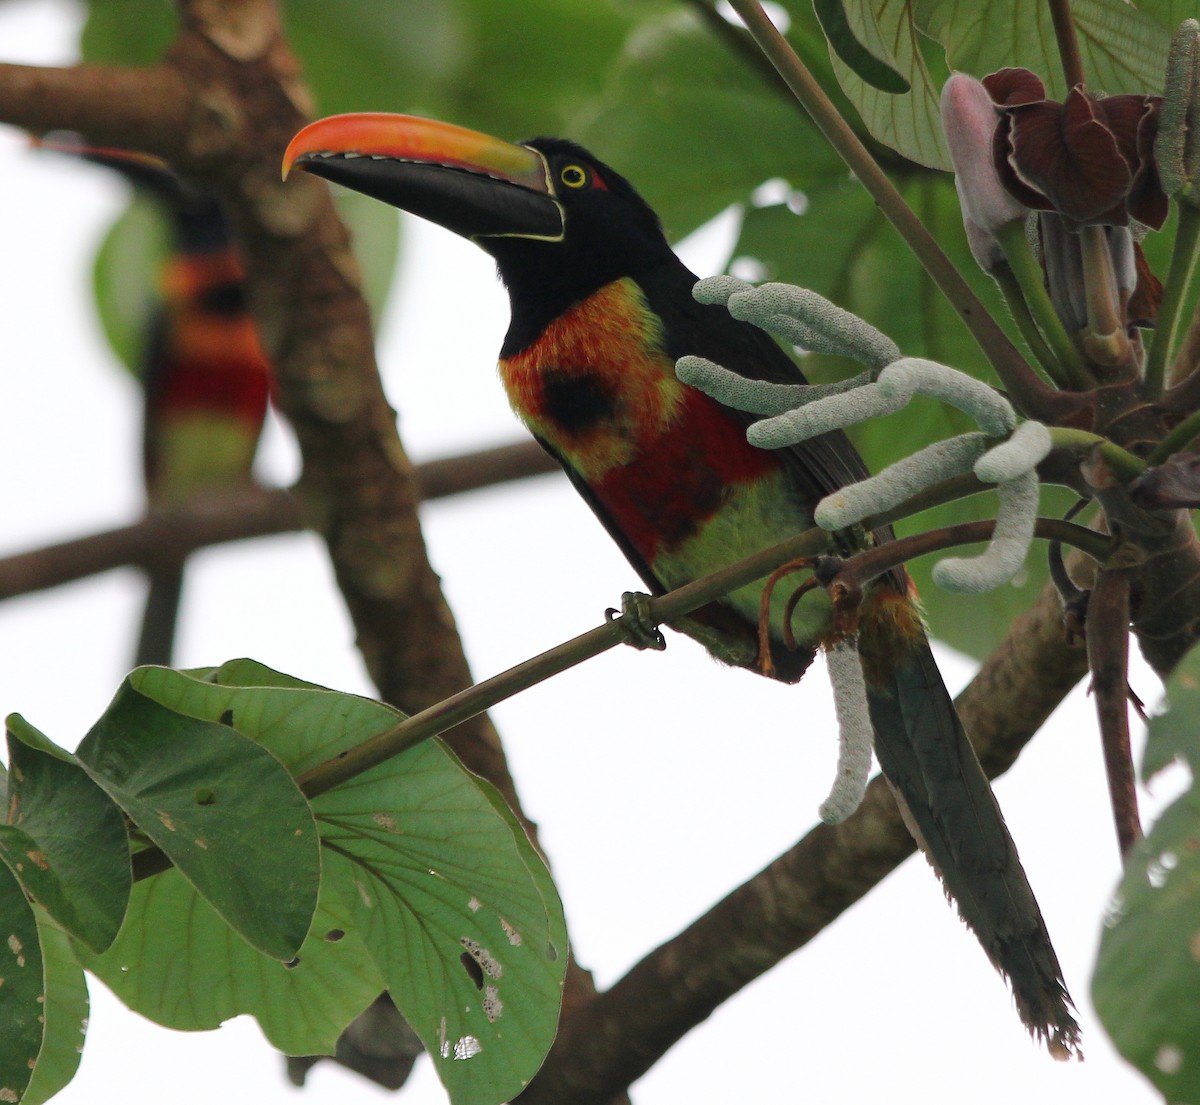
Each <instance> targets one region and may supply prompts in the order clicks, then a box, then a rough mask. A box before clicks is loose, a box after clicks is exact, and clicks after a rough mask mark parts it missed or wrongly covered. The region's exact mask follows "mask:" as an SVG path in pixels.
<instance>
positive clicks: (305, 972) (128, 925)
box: [80, 869, 385, 1055]
mask: <svg viewBox="0 0 1200 1105" xmlns="http://www.w3.org/2000/svg"><path fill="white" fill-rule="evenodd" d="M80 956H81V958H82V961H83V963H84V964H85V966H86V967H87V968H88V969H89V970H90V971H92V972H93V973H94V974H95V975H96V976H97V977H98V978H100V979H101V980H102V981H103V982H104V983H105V984H106V985H107V986H108V987H109V988H110V989H111V990H112V991H113V993H115V994H116V995H117V997H119V998H120V999H121V1000H122V1001H123V1002H124V1003H125V1004H126V1005H128V1006H129V1007H130V1008H131V1009H133V1010H136V1011H137V1012H138V1013H141V1014H142V1015H143V1016H145V1017H149V1018H150V1019H151V1020H153V1021H155V1022H156V1023H158V1024H161V1025H165V1026H166V1027H168V1028H176V1029H181V1030H185V1031H198V1030H203V1029H213V1028H217V1027H219V1026H220V1025H221V1024H222V1023H223V1022H224V1021H227V1020H228V1019H229V1018H230V1017H235V1016H237V1015H238V1014H241V1013H249V1014H251V1015H252V1016H253V1017H254V1018H255V1019H256V1020H257V1021H258V1023H259V1025H260V1026H261V1028H262V1030H263V1034H264V1035H265V1036H266V1037H267V1039H268V1040H270V1041H271V1043H272V1044H273V1045H274V1046H275V1047H277V1048H279V1050H280V1051H283V1052H285V1053H286V1054H289V1055H322V1054H332V1053H333V1050H334V1046H335V1045H336V1043H337V1038H338V1036H339V1035H340V1033H341V1031H342V1030H343V1029H344V1028H345V1027H346V1025H348V1024H349V1023H350V1022H351V1021H352V1020H353V1019H354V1018H355V1017H356V1016H357V1015H358V1014H359V1013H361V1012H362V1011H363V1010H364V1009H365V1008H366V1007H367V1006H368V1005H369V1004H370V1003H371V1002H372V1001H373V1000H374V999H375V998H376V997H377V996H378V995H379V993H380V992H381V991H382V990H383V989H384V987H385V982H384V979H383V975H382V973H381V972H380V971H379V969H378V967H376V965H375V960H374V958H373V957H372V955H371V954H370V952H369V951H368V950H367V948H366V946H365V945H364V943H363V941H362V939H361V937H360V936H359V935H358V934H357V933H356V932H355V930H354V927H353V924H352V923H351V920H350V916H349V911H348V910H347V909H346V907H345V905H344V904H343V903H342V900H341V896H340V894H339V893H338V892H337V891H336V890H335V889H331V888H330V885H329V883H328V880H326V882H325V884H323V887H322V891H321V897H320V898H319V899H318V902H317V909H316V912H315V914H314V915H313V924H312V929H311V931H310V932H309V934H308V937H307V938H306V939H305V941H304V943H303V944H302V945H301V947H300V950H299V951H298V952H297V953H296V955H295V957H294V958H293V959H291V960H289V961H287V962H281V961H280V960H278V959H275V958H273V957H271V956H267V955H263V954H262V953H261V952H258V951H255V950H254V948H252V947H251V946H250V945H249V944H247V943H246V942H245V941H244V940H242V939H240V938H239V937H238V936H237V935H236V934H235V933H234V932H233V930H232V929H230V927H229V926H228V925H227V924H226V923H225V921H224V920H223V919H222V918H221V917H220V915H219V914H218V913H217V912H216V911H215V910H214V909H213V908H212V907H211V906H210V905H209V904H208V903H207V902H206V901H205V900H204V899H203V898H202V897H201V896H200V895H199V894H198V893H197V892H196V888H195V887H194V886H192V885H191V884H190V883H189V882H188V881H187V880H186V879H184V878H183V877H182V876H181V875H180V873H179V872H178V871H177V870H174V869H172V870H170V871H165V872H163V873H162V874H160V875H156V876H155V877H154V878H152V879H143V880H142V881H141V882H139V883H137V884H136V885H135V886H134V889H133V897H132V900H131V902H130V908H129V915H128V918H127V920H126V922H125V924H124V926H122V928H121V932H120V934H119V935H118V936H117V939H116V941H115V942H114V943H113V945H112V947H111V948H109V949H108V951H106V952H105V953H104V954H103V955H92V954H90V953H88V952H86V951H84V950H83V949H80Z"/></svg>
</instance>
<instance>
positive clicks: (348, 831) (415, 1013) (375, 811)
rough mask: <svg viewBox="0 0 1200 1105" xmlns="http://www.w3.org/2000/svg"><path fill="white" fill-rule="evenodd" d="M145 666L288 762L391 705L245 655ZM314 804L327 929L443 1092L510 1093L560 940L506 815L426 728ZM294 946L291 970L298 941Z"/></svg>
mask: <svg viewBox="0 0 1200 1105" xmlns="http://www.w3.org/2000/svg"><path fill="white" fill-rule="evenodd" d="M154 671H155V673H156V674H157V675H159V676H160V677H161V678H163V679H170V680H171V682H172V685H173V688H174V689H175V692H176V693H175V695H174V702H175V706H176V708H177V709H179V710H181V711H184V712H187V713H190V714H193V715H195V716H197V717H205V718H213V717H218V716H220V715H221V714H222V713H224V712H225V711H228V710H233V711H234V716H235V717H238V718H240V719H241V720H240V721H239V724H241V725H243V726H245V727H246V728H245V731H246V732H247V733H249V734H251V735H253V736H254V738H255V739H256V740H259V741H261V742H262V743H263V745H264V746H265V747H266V748H268V749H270V750H271V751H273V752H274V753H275V754H276V755H278V756H279V757H280V758H281V759H283V760H284V762H285V763H286V764H287V766H288V768H289V769H290V770H291V771H292V772H294V773H295V774H297V775H299V774H301V773H303V772H304V771H306V770H308V769H310V768H312V767H315V766H316V765H317V764H318V763H321V762H323V761H325V760H328V759H330V758H332V757H334V756H336V755H338V753H340V752H342V751H344V750H345V749H347V748H350V747H352V746H353V745H355V744H358V743H360V742H362V741H363V740H366V739H367V738H368V737H370V736H373V735H374V734H375V733H377V732H380V731H382V730H383V729H386V728H388V727H389V726H391V725H393V724H395V722H396V721H398V720H399V719H400V716H401V715H399V714H398V713H397V712H396V711H394V710H392V709H391V708H389V707H387V706H384V705H382V704H380V703H377V702H371V701H370V700H368V699H362V698H356V697H354V696H352V695H344V694H336V693H334V692H331V691H327V690H324V689H322V688H315V687H312V686H311V685H310V684H304V683H300V682H298V681H294V680H290V679H288V678H287V677H285V676H280V675H279V674H278V673H276V672H272V671H270V669H267V668H264V667H262V666H261V665H258V664H254V663H252V662H250V661H235V662H233V663H230V664H227V665H225V666H224V667H223V668H221V669H219V670H218V671H217V672H215V673H212V675H211V676H210V679H211V682H202V681H200V680H186V679H185V677H183V676H179V675H174V674H173V673H168V672H165V671H164V670H163V669H154ZM312 808H313V813H314V815H315V816H316V819H317V824H318V828H319V832H320V835H321V844H322V848H323V855H324V872H323V873H324V877H325V879H326V881H327V882H329V883H330V884H331V885H332V887H333V888H334V892H335V893H336V894H337V896H338V900H339V903H340V906H341V908H342V909H343V910H344V911H345V912H346V914H347V915H348V916H349V923H346V922H343V923H342V924H341V925H340V926H336V927H338V928H341V929H345V930H347V931H353V932H355V933H356V934H357V936H358V937H359V938H360V939H361V940H362V941H363V942H364V943H365V945H366V947H367V949H368V950H369V952H370V955H371V956H372V957H373V958H374V960H375V962H376V964H377V965H378V967H379V970H380V971H381V972H382V974H383V978H384V981H385V983H386V985H387V987H388V989H389V990H390V991H391V995H392V998H393V1000H394V1001H395V1002H396V1005H397V1006H398V1007H399V1008H400V1011H401V1012H402V1013H403V1014H404V1015H405V1017H406V1019H407V1020H408V1021H409V1023H410V1024H411V1025H412V1026H413V1028H414V1029H415V1030H416V1032H417V1033H418V1035H419V1036H420V1037H421V1039H422V1041H423V1042H424V1043H425V1046H426V1048H427V1049H428V1051H429V1054H430V1056H431V1057H432V1058H433V1061H434V1064H435V1066H436V1067H437V1069H438V1074H439V1076H440V1077H441V1078H442V1081H443V1082H444V1083H445V1085H446V1087H447V1089H448V1090H449V1092H450V1094H451V1097H452V1099H453V1100H454V1101H455V1102H456V1105H459V1103H463V1102H466V1103H472V1102H480V1103H484V1102H495V1101H500V1100H507V1099H508V1098H509V1097H511V1096H514V1095H515V1094H516V1093H517V1092H519V1090H520V1089H521V1087H522V1086H523V1085H524V1083H525V1082H526V1081H528V1079H529V1078H530V1077H531V1076H532V1075H533V1072H534V1071H535V1070H536V1069H537V1067H538V1066H539V1065H540V1063H541V1060H542V1057H543V1056H544V1055H545V1053H546V1051H547V1050H548V1049H549V1047H550V1043H551V1041H552V1040H553V1039H554V1032H555V1028H556V1026H557V1021H558V1005H559V1000H560V996H561V987H562V980H563V975H564V972H565V970H566V960H567V944H566V924H565V921H564V919H563V915H562V907H561V905H560V904H559V901H558V896H557V893H556V892H555V890H554V886H553V884H552V882H551V881H550V876H549V874H548V872H547V871H546V868H545V865H544V864H543V863H542V861H541V860H540V859H539V858H538V856H537V854H536V853H535V852H534V850H533V846H532V845H531V844H530V843H529V840H528V838H527V837H526V836H525V833H524V831H523V830H522V829H521V827H520V825H519V824H517V822H516V820H515V818H514V817H513V815H512V813H511V812H510V811H509V810H508V809H507V807H506V806H505V805H504V803H503V801H502V800H501V799H500V798H499V796H498V795H497V794H496V793H495V792H494V791H493V790H492V788H491V787H489V786H488V785H487V784H486V783H484V782H482V781H481V780H479V779H477V778H475V777H474V776H472V775H471V774H469V773H468V772H467V771H465V770H464V769H463V768H462V767H461V766H460V765H459V764H458V761H457V760H456V759H455V758H454V757H453V756H452V755H451V754H450V752H449V751H448V750H447V749H446V748H445V746H444V745H442V744H441V742H438V741H429V742H426V743H424V744H422V745H419V746H418V747H416V748H413V749H411V750H410V751H408V752H405V753H404V754H403V755H402V756H399V757H396V758H395V759H393V760H391V761H388V762H387V763H385V764H382V765H380V766H379V767H377V768H374V769H372V770H371V771H369V772H367V773H366V774H364V775H362V776H360V777H359V778H357V779H355V780H352V781H351V782H349V783H346V784H344V785H342V786H339V787H336V788H335V789H333V790H331V791H328V792H327V793H325V794H322V795H320V796H319V797H318V798H315V799H314V800H313V803H312ZM314 931H315V930H314ZM299 958H300V964H299V966H298V967H297V968H296V973H297V975H299V974H300V972H302V971H303V970H304V969H305V950H304V949H301V952H300V957H299ZM372 996H374V995H373V994H372V995H369V996H368V1000H369V998H370V997H372ZM363 1004H365V1002H364V1003H363ZM357 1011H358V1010H356V1012H357ZM265 1028H266V1026H265V1025H264V1030H265ZM302 1050H309V1051H312V1050H320V1049H316V1048H307V1049H302ZM465 1058H469V1059H470V1062H464V1061H463V1060H464V1059H465Z"/></svg>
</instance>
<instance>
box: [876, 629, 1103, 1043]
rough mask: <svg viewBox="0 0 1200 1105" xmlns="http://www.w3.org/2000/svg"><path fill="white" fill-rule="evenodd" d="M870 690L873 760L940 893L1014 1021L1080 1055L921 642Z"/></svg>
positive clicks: (1017, 879) (990, 803) (980, 779)
mask: <svg viewBox="0 0 1200 1105" xmlns="http://www.w3.org/2000/svg"><path fill="white" fill-rule="evenodd" d="M890 670H891V680H890V685H887V686H873V687H871V688H870V689H869V691H868V700H869V703H870V708H871V721H872V723H873V725H874V727H875V753H876V756H877V757H878V759H879V766H880V767H881V768H882V770H883V773H884V775H885V776H886V777H887V779H888V781H889V782H890V783H891V784H892V789H893V791H894V792H895V794H896V796H897V799H898V800H899V804H900V809H901V812H902V813H903V814H904V816H905V820H906V821H907V822H908V825H909V828H910V830H911V831H912V832H913V836H914V837H915V838H916V839H917V842H918V844H920V845H921V847H922V850H923V851H924V852H925V855H926V857H927V858H928V860H929V862H930V863H931V864H932V865H933V867H934V869H935V870H936V871H937V873H938V875H939V876H940V878H941V880H942V884H943V886H944V887H945V889H946V892H947V894H949V895H950V897H951V898H953V899H954V901H955V902H956V903H957V905H958V911H959V914H960V915H961V917H962V919H963V920H964V921H965V922H966V923H967V925H968V926H969V927H970V928H971V929H972V930H974V932H975V935H976V936H977V937H978V938H979V942H980V944H982V945H983V949H984V951H985V952H987V955H988V958H989V959H991V961H992V963H993V965H994V966H995V967H996V969H997V970H998V971H999V972H1000V973H1001V974H1002V975H1004V976H1005V977H1006V978H1007V979H1008V980H1009V983H1010V985H1011V986H1012V990H1013V996H1014V998H1015V1000H1016V1004H1017V1010H1018V1012H1019V1013H1020V1016H1021V1019H1022V1021H1024V1022H1025V1025H1026V1026H1027V1027H1028V1028H1029V1030H1030V1032H1031V1033H1033V1034H1034V1035H1035V1036H1037V1037H1039V1038H1041V1039H1044V1040H1046V1041H1047V1043H1048V1045H1049V1047H1050V1050H1051V1052H1052V1053H1053V1054H1054V1055H1055V1056H1056V1057H1061V1058H1066V1057H1068V1056H1069V1055H1071V1054H1072V1053H1077V1052H1078V1043H1079V1025H1078V1024H1076V1022H1075V1018H1074V1017H1073V1016H1072V1015H1071V999H1070V995H1069V994H1068V993H1067V989H1066V985H1065V984H1064V982H1063V978H1062V968H1061V967H1059V965H1058V957H1057V956H1056V955H1055V954H1054V948H1053V946H1052V945H1051V943H1050V934H1049V933H1048V932H1047V931H1046V924H1045V922H1044V921H1043V920H1042V914H1041V910H1040V909H1039V908H1038V904H1037V900H1036V898H1034V895H1033V889H1032V887H1030V885H1029V880H1028V879H1027V878H1026V877H1025V871H1024V869H1023V868H1022V867H1021V861H1020V859H1019V858H1018V857H1017V849H1016V845H1015V844H1014V843H1013V839H1012V837H1011V836H1010V835H1009V833H1008V828H1007V826H1006V825H1005V824H1004V818H1003V816H1002V815H1001V813H1000V807H999V806H998V805H997V803H996V798H995V796H994V795H993V794H992V788H991V786H990V785H989V783H988V780H987V776H985V775H984V773H983V768H982V767H980V765H979V760H978V759H977V758H976V756H975V751H974V749H973V748H972V747H971V744H970V742H969V741H968V739H967V735H966V732H965V731H964V730H963V727H962V722H961V721H959V718H958V713H957V712H956V711H955V709H954V703H953V701H952V700H951V698H950V694H949V692H948V691H947V690H946V686H945V684H944V683H943V682H942V676H941V673H940V672H939V671H938V668H937V664H936V663H935V662H934V659H933V654H932V652H930V649H929V642H928V641H926V640H924V639H923V638H922V639H920V640H919V641H912V640H910V641H909V642H907V647H906V648H905V649H904V652H903V653H902V654H901V655H899V656H896V654H895V653H893V655H892V664H891V665H890Z"/></svg>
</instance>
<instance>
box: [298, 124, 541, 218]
mask: <svg viewBox="0 0 1200 1105" xmlns="http://www.w3.org/2000/svg"><path fill="white" fill-rule="evenodd" d="M293 168H298V169H304V170H306V171H308V172H310V173H313V174H315V175H316V176H320V177H324V178H325V179H326V180H331V181H334V182H335V183H337V184H342V185H344V186H346V187H347V188H353V189H354V190H355V191H358V192H364V193H365V194H367V195H369V196H374V197H375V198H376V199H380V200H383V201H384V202H385V203H390V204H392V205H393V206H395V207H400V208H403V209H404V210H406V211H411V212H412V213H413V214H415V215H420V216H421V217H422V218H426V219H429V220H430V221H431V222H435V223H437V224H438V225H439V226H444V227H446V228H447V229H448V230H453V231H454V232H455V233H457V234H462V235H464V236H466V237H468V238H486V237H510V236H511V237H522V238H537V239H545V240H550V241H555V240H557V239H559V238H561V237H562V233H563V218H562V209H561V207H560V206H559V203H558V201H557V200H556V199H555V197H554V193H553V189H552V186H551V183H550V179H549V175H548V173H547V169H546V162H545V159H544V158H543V157H542V155H541V154H540V153H538V151H537V150H534V149H531V148H530V147H528V146H518V145H515V144H514V143H512V142H504V141H502V140H501V139H498V138H492V137H490V136H489V135H486V134H480V133H479V132H478V131H473V130H468V129H467V128H465V127H458V126H454V125H452V124H450V123H440V122H437V121H435V120H432V119H422V118H419V117H417V116H415V115H388V114H383V113H380V112H365V113H362V114H352V115H333V116H330V117H329V118H327V119H319V120H317V122H315V123H310V124H309V125H308V126H307V127H305V128H304V129H303V130H301V131H300V133H299V134H297V135H296V137H295V138H293V139H292V141H291V142H290V143H289V145H288V148H287V151H286V152H285V153H284V157H283V175H284V178H285V179H286V177H287V175H288V173H289V172H290V171H291V170H292V169H293Z"/></svg>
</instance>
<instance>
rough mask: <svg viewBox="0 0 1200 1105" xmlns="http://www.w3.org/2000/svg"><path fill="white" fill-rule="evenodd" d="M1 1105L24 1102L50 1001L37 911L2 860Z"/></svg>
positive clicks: (40, 1044)
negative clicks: (4, 1102)
mask: <svg viewBox="0 0 1200 1105" xmlns="http://www.w3.org/2000/svg"><path fill="white" fill-rule="evenodd" d="M0 979H3V980H4V985H3V986H0V1101H19V1100H20V1098H21V1095H22V1094H23V1093H24V1092H25V1087H26V1086H28V1085H29V1080H30V1077H31V1075H32V1072H33V1068H34V1065H35V1063H36V1062H37V1057H38V1055H39V1053H40V1052H41V1050H42V1042H43V1039H44V1033H45V1025H44V1023H43V1021H42V1005H43V1004H44V999H45V993H46V991H45V978H44V966H43V963H42V949H41V942H40V940H39V939H38V928H37V922H36V921H35V920H34V915H33V906H32V905H31V904H30V902H29V901H28V900H27V899H26V897H25V892H24V891H23V890H22V889H21V884H20V883H19V882H18V881H17V878H16V876H15V875H14V874H13V872H12V871H11V870H10V869H9V866H8V864H7V862H6V860H5V858H4V856H3V855H0Z"/></svg>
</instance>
